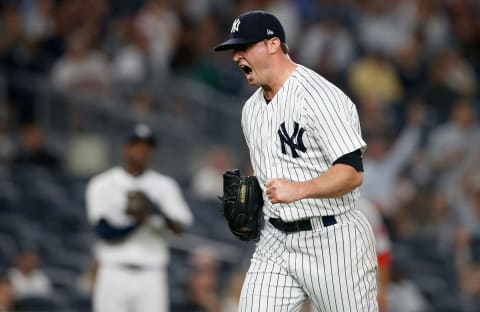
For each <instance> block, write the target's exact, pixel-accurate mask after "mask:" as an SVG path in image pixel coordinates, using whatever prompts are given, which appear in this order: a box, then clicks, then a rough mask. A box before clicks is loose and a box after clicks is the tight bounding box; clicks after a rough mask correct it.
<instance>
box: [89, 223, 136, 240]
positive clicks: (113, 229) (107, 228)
mask: <svg viewBox="0 0 480 312" xmlns="http://www.w3.org/2000/svg"><path fill="white" fill-rule="evenodd" d="M138 226H139V223H134V224H132V225H128V226H122V227H117V226H113V225H111V224H110V223H109V222H108V221H107V220H105V219H100V221H99V222H98V223H97V225H96V226H95V234H97V236H98V237H99V238H101V239H104V240H117V239H122V238H124V237H126V236H127V235H128V234H130V233H131V232H133V230H135V229H136V228H137V227H138Z"/></svg>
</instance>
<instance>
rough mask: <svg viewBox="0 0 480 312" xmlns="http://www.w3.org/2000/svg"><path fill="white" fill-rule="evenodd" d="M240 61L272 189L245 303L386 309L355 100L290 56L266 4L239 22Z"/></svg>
mask: <svg viewBox="0 0 480 312" xmlns="http://www.w3.org/2000/svg"><path fill="white" fill-rule="evenodd" d="M227 49H233V51H234V52H233V61H234V62H235V63H236V64H237V65H238V66H239V67H240V69H241V70H242V71H243V72H244V74H245V77H246V79H247V80H248V82H249V84H251V85H253V86H258V87H260V88H259V89H257V91H256V92H255V93H254V94H253V95H252V96H251V97H250V98H249V99H248V100H247V102H246V103H245V106H244V108H243V113H242V126H243V131H244V134H245V139H246V141H247V145H248V147H249V150H250V158H251V162H252V166H253V169H254V171H255V173H256V175H257V177H258V180H259V182H260V184H261V185H262V187H263V189H264V199H265V205H264V213H265V216H266V219H267V222H265V228H264V229H263V231H262V233H261V237H260V241H259V242H258V243H257V246H256V250H255V253H254V255H253V258H252V261H251V265H250V268H249V270H248V273H247V276H246V279H245V282H244V285H243V288H242V295H241V301H240V311H299V310H300V309H301V307H302V305H303V303H304V302H305V301H306V300H307V298H308V297H310V298H311V299H312V301H313V304H314V305H315V307H316V309H317V310H320V311H377V310H378V307H377V301H376V268H377V259H376V255H375V246H374V237H373V233H372V229H371V227H370V225H369V223H368V221H367V220H366V218H365V217H364V216H363V215H362V214H361V213H360V212H359V211H358V210H356V204H357V200H358V197H359V192H358V189H357V188H358V186H359V185H360V184H361V183H362V179H363V173H362V171H363V166H362V158H361V155H362V152H363V150H364V149H365V146H366V144H365V142H364V141H363V139H362V137H361V134H360V123H359V120H358V114H357V111H356V108H355V105H354V104H353V103H352V102H351V100H350V99H349V98H348V97H347V96H346V95H345V94H344V93H343V92H342V91H341V90H339V89H338V88H337V87H335V86H334V85H332V84H331V83H330V82H328V81H327V80H325V79H324V78H323V77H321V76H320V75H318V74H317V73H315V72H314V71H312V70H310V69H308V68H306V67H304V66H301V65H298V64H296V63H294V62H293V61H292V60H291V59H290V57H289V55H288V46H287V45H286V43H285V32H284V30H283V27H282V25H281V23H280V22H279V20H278V19H277V18H276V17H275V16H273V15H271V14H269V13H267V12H263V11H253V12H247V13H244V14H242V15H240V16H239V17H238V18H237V19H235V21H234V22H233V25H232V28H231V32H230V39H229V40H227V41H226V42H224V43H222V44H221V45H219V46H217V47H216V48H215V50H216V51H221V50H227Z"/></svg>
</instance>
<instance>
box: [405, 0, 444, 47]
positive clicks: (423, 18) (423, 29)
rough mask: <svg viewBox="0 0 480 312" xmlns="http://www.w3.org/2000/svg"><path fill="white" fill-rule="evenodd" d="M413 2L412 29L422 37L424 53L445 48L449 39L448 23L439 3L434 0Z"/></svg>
mask: <svg viewBox="0 0 480 312" xmlns="http://www.w3.org/2000/svg"><path fill="white" fill-rule="evenodd" d="M411 2H413V3H415V8H414V11H415V13H414V14H415V23H414V25H415V26H414V28H413V29H412V30H413V31H415V32H417V33H418V35H419V36H420V37H421V38H422V41H423V46H424V50H423V51H422V53H424V54H425V55H426V56H431V55H433V53H436V52H437V51H439V50H441V49H443V48H445V47H446V46H447V44H448V42H449V39H450V25H449V23H448V20H447V17H446V15H445V12H443V11H442V10H441V5H440V3H439V2H438V1H435V0H417V1H411Z"/></svg>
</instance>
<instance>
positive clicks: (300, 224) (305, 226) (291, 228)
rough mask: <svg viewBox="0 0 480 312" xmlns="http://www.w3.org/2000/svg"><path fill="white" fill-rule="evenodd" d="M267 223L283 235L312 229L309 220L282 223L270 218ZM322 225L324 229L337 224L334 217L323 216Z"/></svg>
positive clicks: (279, 220) (280, 220)
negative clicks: (283, 233)
mask: <svg viewBox="0 0 480 312" xmlns="http://www.w3.org/2000/svg"><path fill="white" fill-rule="evenodd" d="M268 221H269V222H270V223H271V224H272V225H273V226H274V227H275V228H276V229H277V230H280V231H282V232H285V233H287V234H288V233H295V232H300V231H310V230H311V229H312V222H311V221H310V219H305V220H299V221H292V222H283V221H282V219H276V218H270V219H268ZM322 223H323V226H324V227H327V226H330V225H334V224H337V220H335V216H323V217H322Z"/></svg>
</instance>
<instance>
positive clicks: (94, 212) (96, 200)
mask: <svg viewBox="0 0 480 312" xmlns="http://www.w3.org/2000/svg"><path fill="white" fill-rule="evenodd" d="M85 200H86V204H87V217H88V220H89V222H90V223H91V224H96V223H97V222H98V221H100V219H101V218H103V217H105V214H106V211H105V210H106V209H107V208H108V207H109V202H108V196H105V192H104V190H102V184H101V183H99V181H98V180H96V179H94V180H92V181H90V182H89V183H88V185H87V189H86V193H85Z"/></svg>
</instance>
